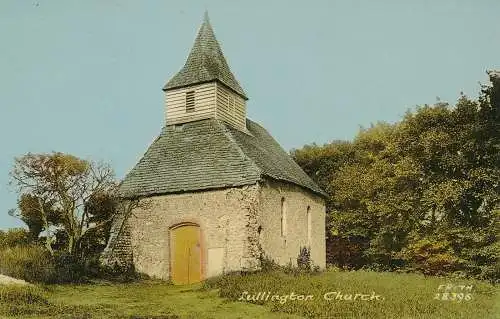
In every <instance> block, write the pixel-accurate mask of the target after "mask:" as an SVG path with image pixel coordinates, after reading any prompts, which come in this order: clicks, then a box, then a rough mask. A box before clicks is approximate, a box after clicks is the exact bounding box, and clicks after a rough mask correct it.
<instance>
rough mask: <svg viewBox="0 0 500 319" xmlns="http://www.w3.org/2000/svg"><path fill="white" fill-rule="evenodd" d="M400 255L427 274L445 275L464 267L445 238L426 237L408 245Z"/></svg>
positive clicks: (412, 266)
mask: <svg viewBox="0 0 500 319" xmlns="http://www.w3.org/2000/svg"><path fill="white" fill-rule="evenodd" d="M400 256H401V257H402V258H403V259H404V260H405V261H406V262H407V263H408V264H409V265H410V267H411V268H413V269H414V270H416V271H419V272H422V273H423V274H426V275H444V274H446V273H452V272H454V271H458V270H461V268H463V266H462V261H461V260H460V259H459V258H457V257H456V256H455V255H454V253H453V250H452V248H451V246H450V243H449V242H447V241H445V240H440V241H438V240H434V239H431V238H424V239H421V240H418V241H416V242H414V243H411V244H410V245H408V247H407V248H405V249H403V251H402V252H401V254H400Z"/></svg>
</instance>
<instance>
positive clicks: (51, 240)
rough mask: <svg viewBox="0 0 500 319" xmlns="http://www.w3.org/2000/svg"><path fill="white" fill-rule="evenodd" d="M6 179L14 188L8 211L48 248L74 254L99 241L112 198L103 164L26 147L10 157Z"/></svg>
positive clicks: (112, 208)
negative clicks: (14, 207) (15, 203)
mask: <svg viewBox="0 0 500 319" xmlns="http://www.w3.org/2000/svg"><path fill="white" fill-rule="evenodd" d="M11 184H12V185H14V186H15V187H16V189H17V191H18V193H19V199H18V209H17V210H15V211H11V214H13V215H15V216H18V217H19V218H20V219H21V220H23V221H24V222H25V223H26V224H27V225H28V228H29V231H30V234H31V236H32V238H33V239H41V240H42V241H43V242H44V243H45V246H46V248H47V249H48V250H49V252H51V254H54V249H56V250H58V251H64V252H66V253H68V254H70V255H74V256H80V255H82V254H84V253H85V251H89V249H94V248H96V247H99V245H101V246H102V245H103V242H104V243H105V241H106V236H107V233H108V232H109V228H110V224H111V220H112V218H113V216H114V214H115V202H116V198H115V196H116V195H115V188H116V183H115V180H114V174H113V171H112V169H111V168H110V167H109V166H108V165H105V164H101V163H94V162H90V161H86V160H83V159H80V158H77V157H75V156H73V155H69V154H63V153H51V154H31V153H28V154H26V155H24V156H21V157H19V158H16V159H15V163H14V167H13V169H12V171H11ZM90 247H94V248H90Z"/></svg>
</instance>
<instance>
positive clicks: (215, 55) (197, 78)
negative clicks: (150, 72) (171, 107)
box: [163, 13, 248, 99]
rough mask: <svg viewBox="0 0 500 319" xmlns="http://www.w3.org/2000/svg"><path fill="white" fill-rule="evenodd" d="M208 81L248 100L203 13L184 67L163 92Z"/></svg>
mask: <svg viewBox="0 0 500 319" xmlns="http://www.w3.org/2000/svg"><path fill="white" fill-rule="evenodd" d="M209 81H220V82H222V83H223V84H224V85H226V86H227V87H229V88H230V89H232V90H233V91H235V92H236V93H238V94H239V95H240V96H241V97H243V98H244V99H248V98H247V96H246V94H245V92H244V91H243V89H242V88H241V86H240V84H239V83H238V81H237V80H236V78H235V77H234V75H233V73H232V72H231V70H230V69H229V65H228V64H227V62H226V59H225V58H224V55H223V54H222V50H221V48H220V45H219V43H218V42H217V39H216V38H215V34H214V30H213V29H212V26H211V25H210V21H209V19H208V14H207V13H205V19H204V21H203V24H202V25H201V27H200V30H199V31H198V36H197V37H196V40H195V41H194V45H193V48H192V49H191V52H190V53H189V56H188V58H187V60H186V63H185V64H184V67H183V68H182V69H181V70H180V71H179V72H178V73H177V74H176V75H175V76H174V77H173V78H172V79H170V81H168V82H167V84H165V86H164V87H163V90H165V91H167V90H170V89H175V88H179V87H184V86H187V85H192V84H196V83H203V82H209Z"/></svg>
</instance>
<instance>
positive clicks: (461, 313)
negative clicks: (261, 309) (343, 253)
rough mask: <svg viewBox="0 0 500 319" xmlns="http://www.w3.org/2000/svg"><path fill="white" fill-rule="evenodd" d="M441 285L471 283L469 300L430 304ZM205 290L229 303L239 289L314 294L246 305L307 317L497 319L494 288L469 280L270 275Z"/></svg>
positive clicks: (499, 302) (224, 280) (499, 304)
mask: <svg viewBox="0 0 500 319" xmlns="http://www.w3.org/2000/svg"><path fill="white" fill-rule="evenodd" d="M446 284H452V285H454V286H453V288H452V289H450V290H449V292H455V293H460V292H462V291H461V289H462V288H461V287H458V285H472V286H473V287H472V291H470V292H469V293H470V294H471V295H470V297H471V298H472V299H471V300H468V301H466V300H462V301H457V300H455V301H451V300H448V301H443V300H435V299H434V298H435V297H436V293H438V292H440V291H439V290H438V289H439V287H440V285H446ZM205 286H206V287H207V288H215V287H217V288H220V291H219V294H220V296H223V297H225V298H228V299H229V300H238V299H239V298H240V297H241V296H242V292H244V291H247V292H248V294H250V295H252V294H257V293H258V292H270V293H271V295H279V296H280V298H283V297H281V296H283V295H285V296H286V295H289V294H291V293H292V292H293V293H295V294H303V295H313V299H312V300H304V301H300V300H295V301H290V300H287V301H286V302H283V303H281V302H280V301H279V300H274V301H272V300H267V301H262V300H257V301H253V300H251V301H247V302H251V303H256V304H262V305H265V306H266V307H268V308H269V309H271V310H272V311H279V312H282V313H290V314H298V315H302V316H305V317H308V318H381V319H382V318H384V319H387V318H412V319H414V318H439V319H446V318H450V319H452V318H453V319H454V318H481V319H486V318H500V299H499V297H500V296H499V294H498V292H499V290H498V286H493V285H491V284H489V283H487V282H481V281H476V280H468V279H450V278H443V277H441V278H440V277H424V276H423V275H417V274H398V273H379V272H368V271H355V272H354V271H353V272H324V273H320V274H317V275H307V274H305V275H304V274H303V275H287V274H284V273H282V272H271V273H265V274H264V273H261V274H249V275H230V276H225V277H221V278H217V279H214V280H209V281H208V282H206V285H205ZM444 290H445V287H441V292H443V291H444ZM328 292H341V294H342V295H344V296H345V295H349V294H351V295H352V297H351V298H354V297H355V295H356V294H370V296H371V294H372V293H374V294H375V295H379V296H380V300H371V301H363V300H360V299H359V296H358V297H357V300H335V298H334V300H325V299H324V295H325V293H328ZM464 293H467V292H466V291H464ZM329 296H332V295H329ZM334 296H336V295H334ZM455 296H457V295H455ZM285 298H286V297H285ZM270 299H271V298H270ZM456 299H457V298H456Z"/></svg>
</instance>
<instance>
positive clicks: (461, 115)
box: [292, 72, 500, 279]
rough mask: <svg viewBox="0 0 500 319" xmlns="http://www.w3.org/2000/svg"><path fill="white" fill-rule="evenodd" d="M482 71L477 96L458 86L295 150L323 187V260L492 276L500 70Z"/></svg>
mask: <svg viewBox="0 0 500 319" xmlns="http://www.w3.org/2000/svg"><path fill="white" fill-rule="evenodd" d="M489 74H490V78H491V81H492V85H485V86H483V87H482V90H481V93H480V96H479V98H478V99H477V100H473V99H470V98H468V97H467V96H465V95H463V94H462V95H461V96H460V98H459V99H458V101H457V103H456V104H455V105H449V104H447V103H443V102H438V103H437V104H435V105H424V106H420V107H417V108H416V109H415V110H413V111H408V112H407V113H406V115H405V116H404V117H403V119H402V120H401V121H400V122H398V123H395V124H387V123H377V124H375V125H372V126H371V127H369V128H367V129H362V130H360V132H359V133H358V135H357V136H356V137H355V139H354V140H353V141H352V142H338V141H337V142H334V143H330V144H326V145H324V146H317V145H306V146H304V147H303V148H302V149H299V150H294V151H293V152H292V155H293V156H294V158H295V160H296V161H297V163H298V164H299V165H300V166H301V167H303V168H304V170H305V172H306V173H308V174H309V175H310V176H311V177H312V178H313V179H314V180H315V181H317V182H318V183H319V185H320V186H321V187H322V188H323V189H324V190H325V191H327V192H328V193H329V195H330V197H329V200H328V202H327V207H328V211H329V213H328V220H329V223H328V225H327V234H328V236H329V237H328V241H327V254H328V255H327V256H328V258H329V260H328V261H329V262H331V263H335V264H338V265H340V266H348V267H354V268H356V267H362V266H368V267H372V268H377V269H380V268H382V269H394V268H396V267H403V266H406V267H409V268H412V269H419V270H421V271H423V272H427V273H438V272H439V271H438V270H437V269H436V267H437V268H439V267H442V268H443V271H455V270H461V269H462V270H465V271H466V272H468V273H469V274H473V275H476V276H478V277H481V278H490V279H491V278H498V277H499V274H500V270H499V269H498V267H497V268H495V267H493V266H492V265H494V264H495V263H496V262H497V261H498V258H499V257H500V250H499V248H500V247H499V245H498V238H497V235H496V234H497V233H498V228H499V223H500V219H499V218H500V216H499V214H498V212H499V209H498V208H499V206H500V134H498V132H500V74H499V73H498V72H490V73H489ZM443 243H446V245H443ZM423 256H425V258H423ZM426 267H427V268H426Z"/></svg>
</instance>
